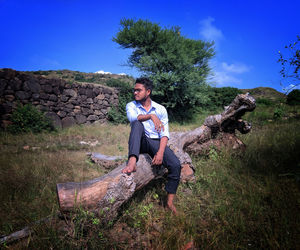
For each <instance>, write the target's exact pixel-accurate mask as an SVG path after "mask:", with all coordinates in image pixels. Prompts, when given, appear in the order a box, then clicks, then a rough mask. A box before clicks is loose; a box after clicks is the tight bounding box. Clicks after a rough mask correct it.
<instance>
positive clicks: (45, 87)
mask: <svg viewBox="0 0 300 250" xmlns="http://www.w3.org/2000/svg"><path fill="white" fill-rule="evenodd" d="M41 88H42V90H43V91H44V92H46V93H52V86H51V85H49V84H47V85H42V86H41Z"/></svg>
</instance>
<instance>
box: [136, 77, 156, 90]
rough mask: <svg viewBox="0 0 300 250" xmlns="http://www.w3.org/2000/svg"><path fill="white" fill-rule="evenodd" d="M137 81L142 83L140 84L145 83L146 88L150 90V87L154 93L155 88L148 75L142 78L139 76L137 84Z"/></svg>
mask: <svg viewBox="0 0 300 250" xmlns="http://www.w3.org/2000/svg"><path fill="white" fill-rule="evenodd" d="M137 83H140V84H143V85H144V87H145V89H146V90H148V89H150V92H151V93H152V89H153V82H152V81H151V80H150V79H149V78H147V77H140V78H137V79H136V80H135V84H137Z"/></svg>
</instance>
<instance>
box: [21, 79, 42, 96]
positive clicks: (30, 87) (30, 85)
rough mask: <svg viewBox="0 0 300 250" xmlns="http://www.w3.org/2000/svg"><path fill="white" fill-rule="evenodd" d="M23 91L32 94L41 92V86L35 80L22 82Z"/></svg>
mask: <svg viewBox="0 0 300 250" xmlns="http://www.w3.org/2000/svg"><path fill="white" fill-rule="evenodd" d="M23 89H24V90H25V89H26V91H31V92H32V93H39V92H40V91H41V86H40V84H39V83H38V81H37V80H31V81H26V82H24V86H23Z"/></svg>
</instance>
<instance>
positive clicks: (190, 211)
mask: <svg viewBox="0 0 300 250" xmlns="http://www.w3.org/2000/svg"><path fill="white" fill-rule="evenodd" d="M275 108H276V107H269V106H268V107H262V106H258V107H257V109H256V110H255V111H254V112H252V114H251V113H250V114H247V115H246V117H247V119H248V120H250V121H252V123H253V130H252V131H251V132H250V133H249V134H246V135H239V137H240V139H241V140H242V141H243V142H244V143H245V144H246V145H247V147H246V150H245V152H242V153H236V152H232V151H230V150H228V149H223V150H221V151H216V150H215V149H211V151H210V153H209V157H200V156H195V157H194V158H193V163H194V165H195V167H196V173H195V174H196V181H195V182H194V183H185V184H183V183H181V184H180V186H179V190H178V195H177V198H176V201H175V203H176V206H177V208H178V212H179V216H177V217H175V216H172V215H171V214H170V212H168V211H167V210H166V209H165V200H166V193H165V191H164V183H165V179H158V180H155V181H152V182H151V183H150V184H149V185H148V186H147V187H146V188H144V189H142V190H140V191H139V192H137V193H136V194H135V195H134V197H133V198H132V199H131V200H130V202H128V203H127V204H125V205H124V206H123V207H122V210H121V212H120V214H119V217H118V218H117V219H116V220H115V221H111V222H109V223H108V224H106V225H102V224H101V222H100V221H98V220H97V218H95V216H94V215H92V214H90V213H87V212H86V211H84V210H82V209H80V208H79V210H78V211H77V213H73V214H70V219H69V220H68V223H67V224H65V222H64V221H60V220H53V221H51V223H46V224H43V225H40V226H38V225H37V226H35V227H34V230H35V234H34V235H33V236H32V237H30V238H29V239H27V240H25V241H21V242H19V243H18V244H16V245H14V247H15V248H24V247H26V248H30V249H39V248H42V249H51V248H52V249H82V248H89V249H132V248H146V249H147V248H154V249H182V248H183V247H184V246H185V245H186V244H187V243H191V242H192V243H193V245H194V246H195V247H196V248H199V249H216V248H217V249H279V248H280V249H296V248H297V247H298V246H299V245H300V242H299V235H300V231H299V228H300V215H299V208H300V192H299V187H300V185H299V181H300V165H299V164H300V159H299V148H300V130H299V125H300V122H299V118H297V117H299V111H298V109H297V108H295V107H294V108H291V107H288V106H284V107H283V108H284V110H285V111H284V115H283V116H282V117H280V118H278V119H276V120H275V119H274V118H273V114H274V111H275ZM298 108H299V107H298ZM207 115H208V113H206V112H203V113H200V114H198V115H197V116H196V118H195V120H194V121H193V122H192V123H189V124H177V123H171V124H170V128H171V129H170V130H171V131H187V130H190V129H194V128H196V127H198V126H200V125H202V123H203V121H204V119H205V117H206V116H207ZM269 120H270V121H269ZM129 130H130V128H129V126H128V125H111V124H102V125H95V126H78V127H73V128H70V129H67V130H63V131H60V132H54V133H50V134H46V133H45V134H38V135H34V134H25V135H19V136H16V135H10V134H7V133H2V134H1V137H0V145H1V154H0V165H1V168H0V198H1V206H0V235H5V234H8V233H11V232H14V231H16V230H18V229H20V228H22V227H24V226H26V225H28V224H30V223H31V222H34V221H36V220H38V219H41V218H43V217H46V216H48V215H51V214H53V215H54V214H55V213H56V212H57V210H58V205H57V200H56V199H57V198H56V190H55V185H56V183H59V182H68V181H83V180H87V179H91V178H95V177H98V176H100V175H103V174H105V172H106V170H105V169H102V168H101V167H99V166H97V165H96V164H91V163H90V162H89V161H88V160H87V156H86V152H100V153H103V154H107V155H126V154H127V140H128V135H129ZM96 140H97V141H98V144H97V145H96V146H95V147H92V146H89V145H81V144H80V141H96Z"/></svg>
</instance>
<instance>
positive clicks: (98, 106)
mask: <svg viewBox="0 0 300 250" xmlns="http://www.w3.org/2000/svg"><path fill="white" fill-rule="evenodd" d="M18 103H21V104H28V103H31V104H33V105H34V106H36V107H37V108H38V109H39V110H41V111H45V112H46V115H47V116H48V117H49V118H50V119H51V120H52V121H53V122H54V124H55V125H56V126H57V127H62V128H65V127H70V126H72V125H75V124H91V123H94V122H104V121H106V120H107V118H108V116H107V115H108V111H109V110H110V109H111V107H113V106H117V105H118V92H117V90H116V89H114V88H109V87H107V86H103V85H99V84H91V83H80V84H79V83H73V84H70V83H67V82H65V81H64V80H61V79H47V78H44V77H42V76H35V75H33V74H29V73H22V72H18V71H15V70H11V69H1V70H0V115H1V125H2V126H7V124H9V123H10V121H9V118H10V116H11V113H12V112H13V110H14V109H15V108H16V107H17V104H18Z"/></svg>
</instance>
